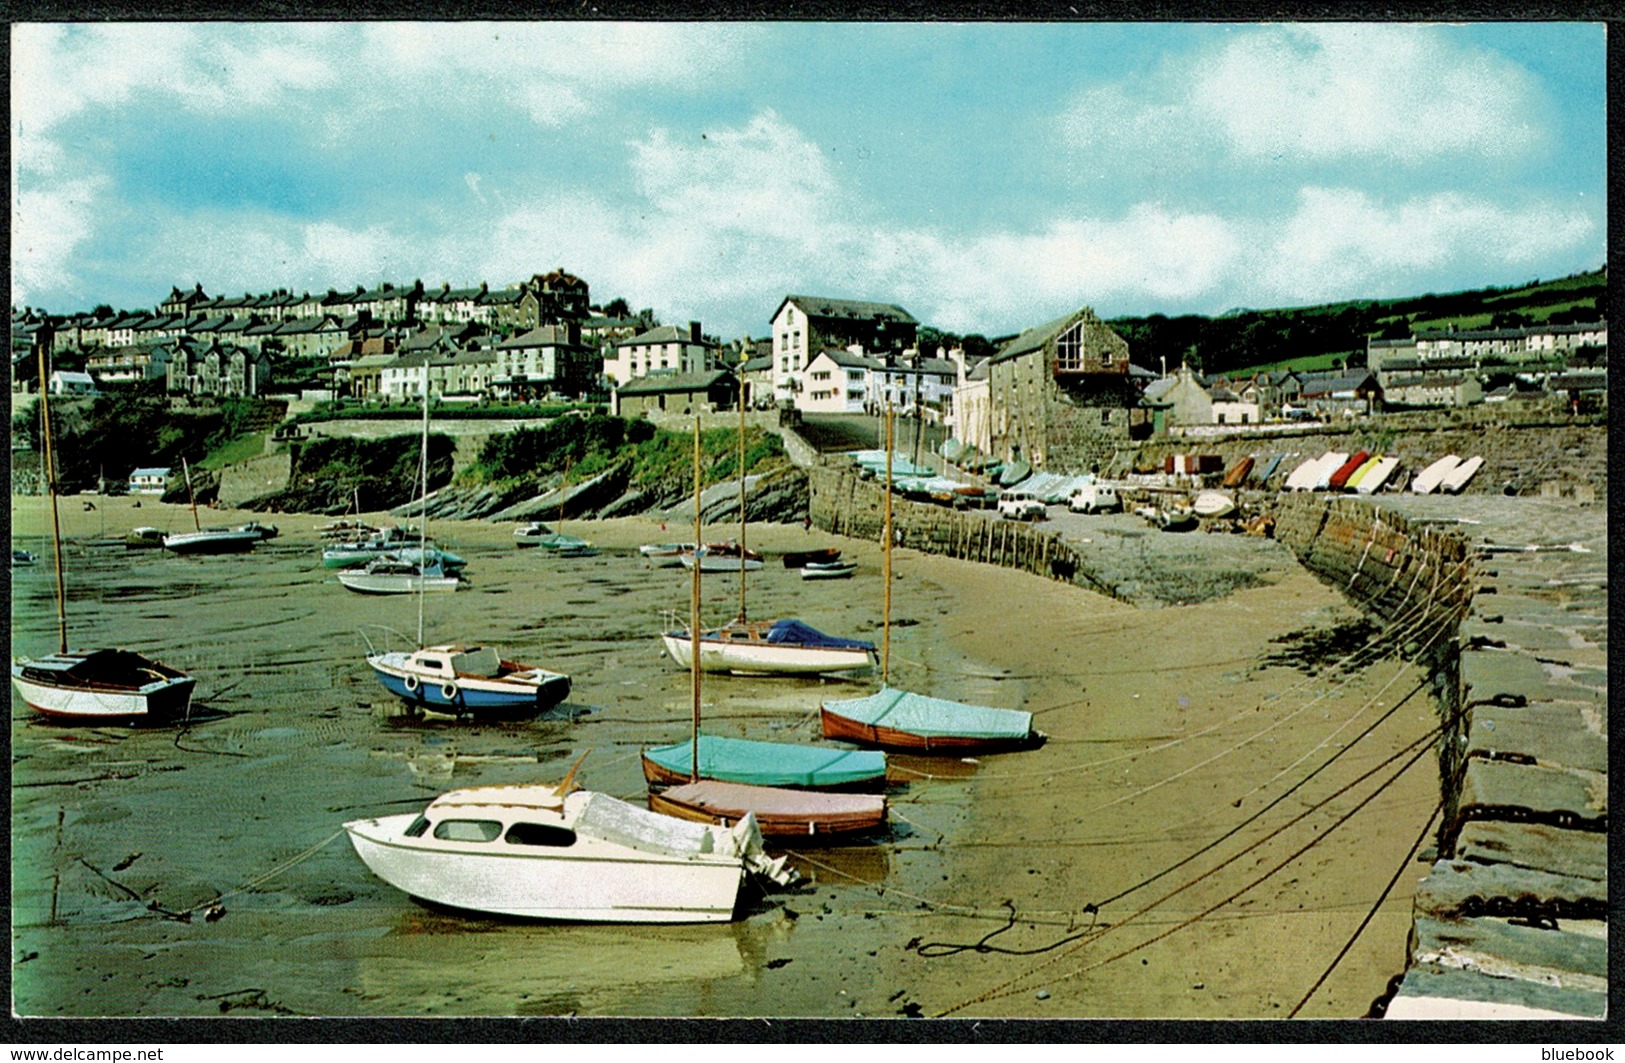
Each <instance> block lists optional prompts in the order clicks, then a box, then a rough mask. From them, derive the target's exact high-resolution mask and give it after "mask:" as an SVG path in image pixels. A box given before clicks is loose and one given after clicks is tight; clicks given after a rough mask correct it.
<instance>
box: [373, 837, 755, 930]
mask: <svg viewBox="0 0 1625 1063" xmlns="http://www.w3.org/2000/svg"><path fill="white" fill-rule="evenodd" d="M416 818H417V817H416V816H415V815H413V814H410V813H408V814H405V815H399V816H388V817H385V818H382V819H372V820H355V821H352V822H349V823H346V824H345V825H344V828H345V830H346V831H348V832H349V834H350V842H351V843H352V844H353V845H354V846H355V851H356V854H357V855H358V856H360V857H361V859H362V862H364V863H365V864H366V865H367V867H368V868H369V869H371V871H372V873H373V874H375V875H377V876H378V877H379V878H381V879H383V880H384V881H385V882H387V883H389V884H390V885H391V886H394V887H395V888H396V889H399V890H402V891H404V892H405V893H407V894H409V895H411V896H413V897H416V898H419V899H420V900H424V901H429V902H431V903H434V904H443V905H447V906H450V907H453V908H462V909H466V910H469V911H476V912H486V913H489V914H492V915H508V916H518V917H521V918H527V919H556V920H570V921H578V922H602V923H723V922H727V921H729V920H730V919H732V918H733V913H734V907H735V904H736V902H737V900H738V897H739V887H740V884H741V883H742V882H743V880H744V877H745V872H744V869H743V867H742V865H741V862H740V860H739V858H737V857H722V856H699V855H696V856H668V855H665V854H661V853H654V852H640V851H637V850H633V849H629V848H627V847H626V846H621V845H615V844H613V843H610V842H604V841H600V840H598V839H595V838H591V837H587V836H577V838H576V841H575V843H574V844H573V845H570V846H568V847H558V848H554V847H543V846H534V847H533V846H519V845H510V844H506V843H504V842H491V843H457V842H445V841H439V840H436V839H433V838H427V837H426V838H407V837H404V836H403V833H402V832H403V831H404V830H405V829H406V827H407V826H408V825H409V824H411V823H412V821H413V820H414V819H416ZM469 818H475V819H477V818H482V817H481V814H480V813H479V812H477V811H473V810H471V811H470V812H469Z"/></svg>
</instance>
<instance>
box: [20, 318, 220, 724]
mask: <svg viewBox="0 0 1625 1063" xmlns="http://www.w3.org/2000/svg"><path fill="white" fill-rule="evenodd" d="M39 359H40V373H39V380H40V381H41V382H42V385H43V382H44V381H45V380H47V379H48V377H47V375H46V373H45V352H44V351H43V350H42V351H41V352H40V356H39ZM40 427H41V435H42V437H43V439H44V443H45V481H46V484H47V485H48V486H49V489H50V493H51V539H52V543H53V545H54V547H55V556H56V619H57V651H56V652H55V653H53V654H49V655H47V656H44V657H34V658H28V657H19V658H15V659H14V660H13V661H12V663H11V682H12V685H13V686H15V687H16V688H17V694H18V696H20V697H21V698H22V699H23V702H24V703H25V704H27V705H28V707H29V708H31V709H33V710H34V711H35V712H37V713H39V714H40V715H42V716H47V717H51V718H53V719H59V720H65V721H71V722H78V723H110V722H129V723H135V722H143V721H158V720H168V719H173V718H175V717H179V716H184V715H185V714H186V712H187V710H188V709H189V708H190V707H191V704H192V691H193V690H194V688H195V687H196V686H197V681H196V680H195V679H193V678H192V677H191V676H189V675H187V674H186V673H185V672H182V671H180V670H179V669H176V668H171V667H170V666H168V665H166V664H162V663H160V662H158V661H155V660H153V659H152V658H150V657H146V656H144V655H143V654H139V653H136V652H134V651H133V650H123V649H98V650H75V651H71V652H70V651H69V650H68V613H67V595H66V594H65V592H64V588H63V580H62V530H61V526H60V523H59V521H58V517H57V496H56V466H55V462H54V461H53V457H52V452H51V406H50V399H49V397H48V396H47V394H46V391H45V388H44V387H43V386H42V387H41V389H40Z"/></svg>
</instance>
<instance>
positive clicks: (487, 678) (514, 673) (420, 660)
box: [367, 645, 570, 719]
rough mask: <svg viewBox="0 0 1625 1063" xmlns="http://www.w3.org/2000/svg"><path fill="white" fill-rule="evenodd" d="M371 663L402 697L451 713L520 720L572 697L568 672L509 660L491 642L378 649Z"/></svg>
mask: <svg viewBox="0 0 1625 1063" xmlns="http://www.w3.org/2000/svg"><path fill="white" fill-rule="evenodd" d="M367 665H368V666H369V667H370V668H372V670H373V674H374V675H376V676H377V677H378V681H379V682H380V683H382V684H383V685H384V689H385V690H388V691H389V692H390V693H391V694H394V695H395V696H396V697H398V698H400V699H401V700H402V701H406V702H409V703H411V704H412V705H415V706H418V707H420V708H427V709H432V710H434V711H436V712H442V713H447V714H449V715H456V716H489V717H503V718H508V719H520V718H525V717H530V716H535V715H537V714H538V713H542V712H546V711H547V710H548V709H551V708H553V707H554V706H556V705H558V704H559V703H560V702H561V701H563V700H564V699H565V698H567V697H569V696H570V677H569V676H567V675H563V674H562V673H559V672H550V671H548V670H547V669H545V668H538V667H536V666H535V665H532V664H524V663H521V662H519V661H510V660H506V659H504V658H503V657H502V655H501V654H500V653H498V652H497V650H496V649H495V648H494V647H491V646H460V645H443V646H426V647H424V648H423V649H421V650H414V651H412V652H410V653H403V652H385V653H374V654H369V655H368V657H367Z"/></svg>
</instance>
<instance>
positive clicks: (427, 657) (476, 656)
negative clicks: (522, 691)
mask: <svg viewBox="0 0 1625 1063" xmlns="http://www.w3.org/2000/svg"><path fill="white" fill-rule="evenodd" d="M412 667H413V670H414V671H419V672H433V673H434V674H435V675H437V676H440V677H442V678H444V679H455V678H456V677H457V676H460V675H477V676H484V677H487V678H489V677H491V676H494V675H496V674H497V673H498V672H500V671H501V670H502V655H501V654H499V653H497V651H496V648H495V647H492V646H436V647H434V648H433V649H428V650H420V651H419V652H417V653H415V654H413V655H412Z"/></svg>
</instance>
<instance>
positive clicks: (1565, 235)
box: [1256, 188, 1600, 302]
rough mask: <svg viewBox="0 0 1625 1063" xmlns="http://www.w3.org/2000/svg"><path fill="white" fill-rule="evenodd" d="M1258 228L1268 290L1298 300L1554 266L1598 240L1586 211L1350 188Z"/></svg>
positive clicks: (1325, 193)
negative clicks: (1441, 277) (1442, 276)
mask: <svg viewBox="0 0 1625 1063" xmlns="http://www.w3.org/2000/svg"><path fill="white" fill-rule="evenodd" d="M1257 228H1258V230H1259V233H1258V235H1259V236H1260V238H1261V240H1260V244H1261V246H1264V247H1265V248H1266V251H1267V254H1266V255H1265V257H1263V259H1262V260H1261V261H1259V262H1257V263H1256V276H1257V284H1258V286H1259V289H1261V290H1262V291H1263V292H1265V293H1269V294H1275V295H1279V296H1281V297H1283V298H1286V299H1290V300H1292V301H1298V302H1308V301H1313V300H1319V299H1331V298H1344V297H1347V296H1348V295H1350V294H1352V293H1355V292H1360V291H1368V292H1369V291H1373V290H1374V289H1377V288H1379V287H1381V288H1389V289H1391V288H1392V287H1393V285H1394V283H1395V279H1396V278H1399V277H1405V276H1422V275H1427V274H1428V273H1430V272H1432V271H1436V270H1439V269H1442V268H1445V267H1448V266H1451V265H1454V264H1458V263H1460V262H1462V261H1474V260H1476V261H1478V262H1487V263H1492V264H1493V265H1495V266H1497V267H1504V266H1516V265H1518V264H1519V263H1524V262H1541V261H1546V260H1548V259H1549V258H1550V257H1551V256H1555V255H1560V254H1564V253H1568V252H1574V251H1577V250H1580V249H1582V248H1583V247H1584V246H1585V244H1586V243H1587V242H1588V241H1592V240H1594V239H1596V237H1597V235H1598V233H1597V226H1596V223H1595V222H1593V220H1592V219H1591V218H1589V217H1587V216H1586V215H1585V214H1584V213H1583V212H1581V211H1578V210H1573V209H1564V208H1562V207H1560V206H1558V205H1556V204H1552V203H1543V202H1536V203H1533V204H1530V205H1527V206H1523V207H1519V208H1514V207H1506V206H1502V205H1499V204H1495V203H1491V202H1489V201H1487V200H1483V199H1478V198H1473V197H1469V196H1464V195H1460V194H1456V193H1445V194H1439V195H1428V196H1416V197H1412V198H1409V199H1406V200H1403V201H1401V202H1399V203H1397V204H1395V205H1392V206H1387V205H1384V204H1382V203H1379V202H1376V201H1374V200H1373V199H1372V198H1371V197H1370V196H1369V195H1367V194H1366V193H1365V192H1362V191H1359V190H1357V189H1349V188H1306V189H1304V190H1303V191H1302V192H1301V193H1300V194H1299V197H1298V203H1297V209H1296V211H1295V213H1293V214H1292V216H1290V217H1288V218H1285V219H1279V220H1277V221H1272V222H1269V223H1261V224H1259V225H1258V226H1257ZM1272 234H1273V235H1272ZM1599 254H1600V248H1599Z"/></svg>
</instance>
